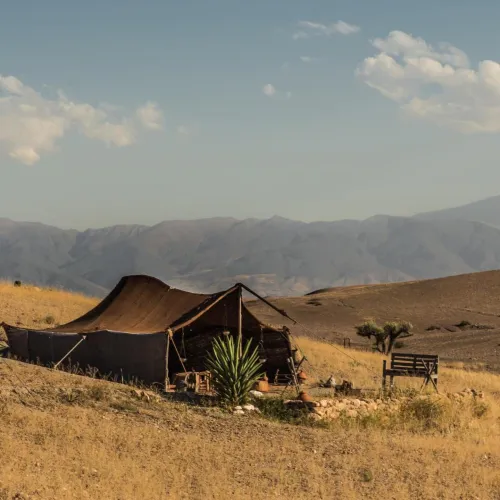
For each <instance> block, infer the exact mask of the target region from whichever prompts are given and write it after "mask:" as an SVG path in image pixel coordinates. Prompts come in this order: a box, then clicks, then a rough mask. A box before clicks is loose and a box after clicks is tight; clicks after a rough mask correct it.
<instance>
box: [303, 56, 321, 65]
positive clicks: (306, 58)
mask: <svg viewBox="0 0 500 500" xmlns="http://www.w3.org/2000/svg"><path fill="white" fill-rule="evenodd" d="M300 60H301V61H302V62H303V63H305V64H312V63H315V62H318V61H319V58H317V57H311V56H300Z"/></svg>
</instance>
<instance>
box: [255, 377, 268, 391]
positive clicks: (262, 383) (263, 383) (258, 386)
mask: <svg viewBox="0 0 500 500" xmlns="http://www.w3.org/2000/svg"><path fill="white" fill-rule="evenodd" d="M266 379H267V377H266ZM266 379H263V380H257V382H255V385H254V389H255V390H256V391H260V392H269V382H268V381H267V380H266Z"/></svg>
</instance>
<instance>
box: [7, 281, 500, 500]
mask: <svg viewBox="0 0 500 500" xmlns="http://www.w3.org/2000/svg"><path fill="white" fill-rule="evenodd" d="M95 302H96V301H95V300H93V299H89V298H86V297H82V296H74V295H71V294H68V293H64V292H60V291H45V290H43V291H38V290H37V289H36V288H33V287H26V288H25V287H21V288H18V289H14V288H13V287H11V286H10V285H7V284H5V285H1V286H0V311H1V316H2V317H1V319H2V320H3V321H7V322H14V323H15V322H16V321H19V322H20V323H21V324H29V325H36V326H38V325H39V324H40V322H43V321H45V320H44V318H46V316H47V315H49V314H50V315H52V316H53V317H54V321H55V322H57V323H59V322H64V321H67V320H70V319H73V318H74V317H76V316H79V315H80V314H81V313H83V312H85V311H86V310H88V309H89V308H90V307H91V306H92V305H94V304H95ZM298 342H299V345H300V347H301V349H302V350H303V351H304V352H305V353H306V355H307V356H308V358H309V359H310V361H311V363H312V365H313V366H314V371H313V370H312V369H311V368H310V367H306V371H307V373H308V375H309V376H311V377H314V376H319V377H320V378H326V376H328V375H329V374H330V373H333V374H334V375H335V377H336V378H337V379H341V378H342V377H345V378H347V379H349V380H352V381H353V382H354V384H355V386H356V387H363V388H366V389H370V388H371V389H377V388H378V387H380V372H381V365H382V359H383V357H382V356H380V355H378V354H373V353H368V352H358V351H344V349H341V348H340V351H339V350H338V349H339V348H338V346H334V345H330V344H327V343H324V342H320V341H318V340H314V339H311V338H299V339H298ZM346 354H347V355H346ZM348 356H351V357H353V358H354V359H355V361H354V360H352V359H351V358H350V357H348ZM306 366H307V365H306ZM404 380H405V379H400V380H398V385H399V386H408V385H412V384H411V381H408V380H406V382H405V383H404V382H403V381H404ZM439 384H440V390H441V391H442V392H446V391H448V392H454V391H460V390H463V389H464V388H466V387H470V388H474V389H476V390H481V391H484V393H485V402H486V403H487V405H488V411H487V412H486V413H485V414H484V415H483V416H481V417H478V416H474V415H472V414H471V413H470V412H468V411H463V412H457V411H451V412H446V413H443V414H442V415H439V416H437V417H436V419H435V421H433V422H432V425H424V423H423V422H419V421H418V422H417V421H411V420H407V421H405V420H400V421H398V422H397V423H396V424H394V426H393V427H392V428H391V427H388V426H387V425H382V424H379V423H378V422H377V421H374V422H372V423H369V422H365V423H363V424H361V423H354V422H353V421H351V422H349V423H346V422H341V421H338V422H335V423H333V424H331V425H330V426H327V427H325V428H320V427H314V426H304V425H292V424H285V423H282V422H278V421H273V420H269V419H267V418H265V417H263V416H259V415H245V416H235V415H232V414H229V413H227V412H224V411H223V410H220V409H216V408H202V407H196V406H190V405H186V404H182V403H173V402H170V401H164V400H159V401H153V402H147V401H144V400H139V399H137V398H136V397H135V396H134V394H133V393H132V390H131V388H129V387H127V386H123V385H119V384H114V383H111V382H106V381H99V380H94V379H90V378H86V377H81V376H76V375H70V374H67V373H64V372H60V371H53V370H50V369H47V368H43V367H39V366H34V365H28V364H24V363H20V362H15V361H12V360H0V425H1V427H0V428H1V434H0V466H1V468H0V499H1V500H4V499H13V498H16V499H18V500H19V499H28V498H29V499H101V498H102V499H121V500H125V499H127V500H128V499H136V498H141V499H142V498H148V499H165V498H168V499H181V498H182V499H184V498H186V499H226V498H238V499H239V498H241V499H246V498H248V499H250V498H251V499H267V498H297V499H306V498H307V499H309V498H321V499H357V498H363V499H364V498H366V499H378V498H384V499H397V500H400V499H401V500H405V499H410V498H411V499H415V498H419V499H471V500H472V499H481V500H482V499H500V376H499V375H496V374H494V373H488V372H482V371H478V370H477V368H474V369H471V368H469V367H468V365H464V364H463V363H462V364H461V363H450V366H449V367H444V368H443V369H442V370H441V372H440V380H439ZM14 388H15V389H16V390H17V391H18V393H17V394H16V393H15V392H13V389H14ZM455 410H456V409H455Z"/></svg>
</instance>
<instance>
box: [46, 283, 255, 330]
mask: <svg viewBox="0 0 500 500" xmlns="http://www.w3.org/2000/svg"><path fill="white" fill-rule="evenodd" d="M233 293H238V286H237V285H236V286H234V287H231V288H229V289H227V290H224V291H222V292H218V293H214V294H199V293H191V292H185V291H183V290H178V289H176V288H172V287H170V286H169V285H167V284H166V283H164V282H163V281H160V280H159V279H157V278H153V277H151V276H145V275H132V276H125V277H123V278H121V280H120V281H119V283H118V284H117V285H116V286H115V288H114V289H113V290H112V291H111V292H110V293H109V295H108V296H107V297H105V298H104V299H103V301H102V302H101V303H99V304H98V305H97V306H96V307H94V309H91V310H90V311H89V312H88V313H86V314H84V315H83V316H81V317H80V318H77V319H75V320H73V321H71V322H69V323H66V324H63V325H60V326H57V327H53V328H48V329H45V330H43V331H50V332H61V333H89V332H92V331H102V330H108V331H115V332H127V333H156V332H163V331H166V330H167V329H168V328H171V329H172V330H173V331H175V330H177V329H179V328H182V327H183V326H186V325H188V324H190V323H191V322H193V321H194V320H195V319H197V318H199V317H200V316H202V315H203V314H204V313H205V312H207V311H208V310H209V309H211V307H212V306H213V305H215V304H216V303H217V302H219V301H221V300H223V299H224V298H226V297H227V296H228V295H232V294H233ZM243 307H244V306H243ZM244 312H245V316H247V313H248V315H250V316H251V317H252V319H255V321H256V322H258V320H256V318H255V317H253V315H251V313H250V312H249V311H248V310H246V308H245V311H244Z"/></svg>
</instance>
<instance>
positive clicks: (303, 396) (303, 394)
mask: <svg viewBox="0 0 500 500" xmlns="http://www.w3.org/2000/svg"><path fill="white" fill-rule="evenodd" d="M299 399H300V400H301V401H304V403H309V402H310V401H312V400H313V399H312V397H311V396H309V394H307V392H305V391H301V392H300V393H299Z"/></svg>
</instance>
